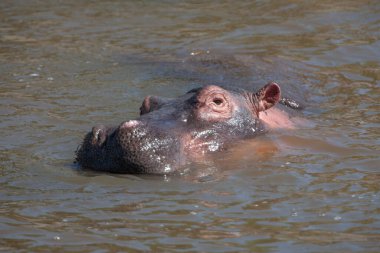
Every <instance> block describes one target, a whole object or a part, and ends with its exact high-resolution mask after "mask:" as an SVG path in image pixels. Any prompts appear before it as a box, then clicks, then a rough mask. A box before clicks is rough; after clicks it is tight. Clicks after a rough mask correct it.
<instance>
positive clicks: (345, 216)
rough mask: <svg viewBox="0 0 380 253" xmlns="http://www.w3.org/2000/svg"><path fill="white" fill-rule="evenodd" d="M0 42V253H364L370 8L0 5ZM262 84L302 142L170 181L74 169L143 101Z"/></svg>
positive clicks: (367, 248)
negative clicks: (294, 119)
mask: <svg viewBox="0 0 380 253" xmlns="http://www.w3.org/2000/svg"><path fill="white" fill-rule="evenodd" d="M0 24H1V25H0V97H1V99H0V173H1V174H0V251H7V252H16V251H24V252H53V251H54V252H59V251H65V252H117V251H121V252H142V251H155V252H159V251H165V252H168V251H169V252H170V251H173V252H378V249H379V248H380V243H379V240H380V211H379V210H380V204H379V201H380V195H379V194H380V184H379V179H380V173H379V164H380V159H379V146H380V145H379V144H380V139H379V137H380V132H379V127H380V124H379V123H380V115H379V111H380V105H379V98H380V91H379V87H380V60H379V59H380V4H379V3H378V2H377V1H349V0H342V1H328V0H323V1H215V2H214V1H208V2H204V3H202V2H197V1H188V2H178V1H160V2H157V1H141V2H137V1H91V2H85V1H60V2H58V1H8V0H3V1H1V2H0ZM207 51H209V53H207ZM199 52H201V53H202V54H206V55H217V58H216V59H222V60H209V61H206V64H205V65H202V64H199V63H198V62H197V61H195V63H192V62H191V60H190V62H189V60H186V59H189V58H190V59H192V57H193V56H194V55H197V54H198V53H199ZM270 80H275V81H276V82H278V83H280V84H281V85H282V86H283V91H284V93H285V94H287V95H289V96H294V97H295V98H299V99H300V100H302V101H304V102H305V103H306V105H307V107H306V109H305V110H304V111H303V112H302V115H301V116H302V117H304V118H306V119H308V120H309V121H310V122H312V124H311V125H310V126H308V127H302V128H300V129H299V130H296V131H278V132H272V133H268V134H267V135H266V136H262V137H259V138H257V139H256V140H255V141H248V142H244V143H242V144H241V145H239V146H237V147H235V148H232V149H231V150H229V151H228V152H226V153H225V154H223V155H221V156H216V157H215V160H214V161H210V162H209V163H206V164H204V163H201V164H193V165H191V166H192V167H190V169H192V168H193V170H194V172H193V173H189V174H188V175H186V176H184V177H171V176H166V177H150V176H145V177H137V176H129V175H111V174H105V173H93V172H88V171H82V170H81V169H80V168H78V167H77V166H76V165H75V164H73V160H74V151H75V150H76V148H77V146H78V145H79V144H80V142H81V139H82V137H83V136H84V134H85V133H86V132H87V131H89V130H90V129H91V127H92V126H93V125H95V124H98V123H108V124H110V125H112V124H115V125H116V124H119V123H120V122H122V121H124V120H127V119H132V118H134V117H137V115H138V108H139V106H140V104H141V102H142V99H143V98H144V96H146V95H148V94H156V95H164V96H169V97H173V96H177V95H180V94H182V93H184V92H186V91H187V90H189V89H191V88H193V87H197V86H199V85H201V84H205V83H209V82H213V83H224V84H230V85H238V86H243V87H250V86H255V87H256V86H260V85H262V84H265V83H266V82H268V81H270Z"/></svg>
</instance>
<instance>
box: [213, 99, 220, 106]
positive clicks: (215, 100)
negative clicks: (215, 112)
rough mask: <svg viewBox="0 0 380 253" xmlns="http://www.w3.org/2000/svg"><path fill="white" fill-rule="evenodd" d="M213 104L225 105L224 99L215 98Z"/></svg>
mask: <svg viewBox="0 0 380 253" xmlns="http://www.w3.org/2000/svg"><path fill="white" fill-rule="evenodd" d="M212 102H214V104H216V105H221V104H223V99H221V98H214V99H213V100H212Z"/></svg>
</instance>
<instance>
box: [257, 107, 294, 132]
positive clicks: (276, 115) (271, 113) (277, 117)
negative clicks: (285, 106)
mask: <svg viewBox="0 0 380 253" xmlns="http://www.w3.org/2000/svg"><path fill="white" fill-rule="evenodd" d="M259 117H260V119H261V120H262V121H263V122H264V123H265V124H266V126H267V127H269V128H270V129H279V128H282V129H296V128H297V125H298V124H297V121H298V120H300V119H296V118H292V119H290V118H289V115H288V114H287V113H286V112H284V111H281V110H280V109H277V108H270V109H268V110H265V111H262V112H260V113H259Z"/></svg>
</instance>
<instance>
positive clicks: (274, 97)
mask: <svg viewBox="0 0 380 253" xmlns="http://www.w3.org/2000/svg"><path fill="white" fill-rule="evenodd" d="M256 97H257V98H258V101H259V108H258V111H259V112H261V111H265V110H267V109H269V108H271V107H272V106H274V105H275V104H277V102H278V101H280V99H281V89H280V86H279V85H278V84H277V83H275V82H270V83H268V84H267V85H265V86H264V87H262V88H261V89H260V90H259V91H258V92H256Z"/></svg>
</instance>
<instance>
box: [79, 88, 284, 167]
mask: <svg viewBox="0 0 380 253" xmlns="http://www.w3.org/2000/svg"><path fill="white" fill-rule="evenodd" d="M279 100H280V88H279V86H278V85H277V84H274V83H270V84H268V85H266V86H264V87H263V88H262V89H261V90H260V91H258V92H257V93H250V92H247V91H245V90H241V89H234V90H231V89H228V90H227V89H224V88H221V87H218V86H206V87H203V88H199V89H194V90H191V91H189V92H188V93H186V94H184V95H183V96H180V97H178V98H176V99H167V98H159V97H155V96H149V97H147V98H145V100H144V102H143V104H142V106H141V108H140V117H139V118H138V119H136V120H131V121H126V122H123V123H121V124H120V125H119V126H118V127H115V128H107V127H105V126H103V125H101V126H96V127H94V128H93V129H92V131H91V132H89V133H88V134H87V135H86V136H85V138H84V141H83V143H82V145H81V146H80V148H79V149H78V150H77V152H76V160H77V162H78V163H79V164H80V165H81V166H82V167H83V168H86V169H92V170H98V171H107V172H113V173H131V174H142V173H144V174H145V173H148V174H168V173H173V172H176V171H178V169H179V168H180V167H181V166H183V165H184V164H185V163H186V162H187V161H189V160H196V159H200V158H202V157H204V156H205V155H207V154H209V153H212V152H217V151H221V150H223V149H225V148H226V147H228V146H229V145H231V143H234V142H236V141H237V140H242V139H247V138H252V137H254V136H256V135H257V134H261V133H263V132H264V131H265V128H264V125H263V124H262V122H261V120H260V119H259V118H258V112H259V111H263V110H266V109H268V108H270V107H272V106H273V105H274V104H276V103H277V102H278V101H279Z"/></svg>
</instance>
